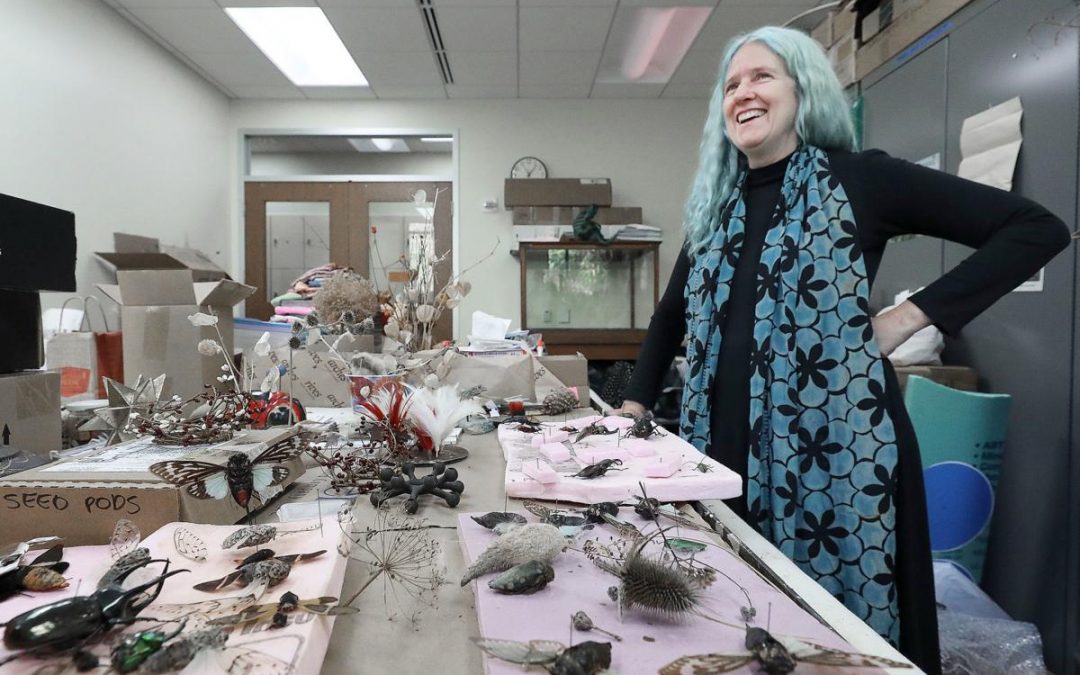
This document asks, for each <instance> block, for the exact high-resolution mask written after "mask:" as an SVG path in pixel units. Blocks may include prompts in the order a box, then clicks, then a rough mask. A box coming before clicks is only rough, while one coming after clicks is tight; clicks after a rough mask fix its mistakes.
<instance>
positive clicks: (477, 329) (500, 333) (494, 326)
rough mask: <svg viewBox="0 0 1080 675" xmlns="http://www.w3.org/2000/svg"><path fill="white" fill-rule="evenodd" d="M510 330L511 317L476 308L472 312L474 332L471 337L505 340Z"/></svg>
mask: <svg viewBox="0 0 1080 675" xmlns="http://www.w3.org/2000/svg"><path fill="white" fill-rule="evenodd" d="M508 330H510V319H503V318H501V317H498V316H492V315H491V314H488V313H487V312H481V311H480V310H476V311H475V312H473V314H472V332H471V333H470V335H469V337H470V338H479V339H481V340H503V339H504V338H505V337H506V331H508Z"/></svg>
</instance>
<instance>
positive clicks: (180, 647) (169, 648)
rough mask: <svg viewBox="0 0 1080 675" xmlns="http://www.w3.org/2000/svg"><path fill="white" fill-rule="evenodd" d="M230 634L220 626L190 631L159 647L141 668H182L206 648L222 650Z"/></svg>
mask: <svg viewBox="0 0 1080 675" xmlns="http://www.w3.org/2000/svg"><path fill="white" fill-rule="evenodd" d="M228 638H229V636H228V635H226V634H225V632H224V631H222V630H221V629H220V628H214V629H210V630H200V631H196V632H194V633H189V634H188V635H185V636H183V637H182V638H180V639H179V640H175V641H173V642H171V643H170V644H168V645H165V647H164V648H162V649H159V650H158V651H156V652H154V653H153V654H151V655H150V656H148V657H147V658H146V660H145V661H143V664H142V667H141V668H140V670H142V671H143V672H146V673H169V672H172V671H174V670H180V669H182V668H184V667H185V666H187V665H188V664H189V663H191V662H192V661H193V660H195V657H196V656H198V655H199V654H200V653H202V652H203V651H206V650H215V651H216V650H221V649H224V648H225V642H226V640H228Z"/></svg>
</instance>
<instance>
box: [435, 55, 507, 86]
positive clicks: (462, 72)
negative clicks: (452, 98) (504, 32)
mask: <svg viewBox="0 0 1080 675" xmlns="http://www.w3.org/2000/svg"><path fill="white" fill-rule="evenodd" d="M446 58H447V61H449V62H450V70H451V72H453V74H454V84H467V85H482V84H490V85H504V84H510V85H515V86H516V85H517V75H518V59H517V52H448V53H447V55H446Z"/></svg>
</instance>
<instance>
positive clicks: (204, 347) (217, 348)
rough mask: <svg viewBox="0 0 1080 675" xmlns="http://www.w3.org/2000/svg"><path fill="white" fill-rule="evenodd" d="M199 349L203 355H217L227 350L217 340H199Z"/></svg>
mask: <svg viewBox="0 0 1080 675" xmlns="http://www.w3.org/2000/svg"><path fill="white" fill-rule="evenodd" d="M198 350H199V353H200V354H202V355H203V356H217V355H218V354H220V353H222V352H223V351H225V350H223V349H222V348H221V345H219V344H218V343H217V342H216V341H215V340H199V346H198Z"/></svg>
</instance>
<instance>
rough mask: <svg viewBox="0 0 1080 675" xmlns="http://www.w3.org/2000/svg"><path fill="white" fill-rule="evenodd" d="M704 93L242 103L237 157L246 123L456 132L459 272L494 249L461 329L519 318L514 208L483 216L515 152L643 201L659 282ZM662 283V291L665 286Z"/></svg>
mask: <svg viewBox="0 0 1080 675" xmlns="http://www.w3.org/2000/svg"><path fill="white" fill-rule="evenodd" d="M706 104H707V102H706V101H704V100H671V101H668V100H483V101H460V100H450V101H393V102H390V101H349V102H324V101H300V102H294V101H235V102H234V103H233V106H232V122H231V131H230V138H232V139H234V141H233V153H234V156H235V157H236V158H238V157H239V152H240V142H239V135H240V132H241V131H243V130H246V129H258V130H268V129H312V130H314V129H388V128H403V129H425V130H432V131H435V130H439V131H457V132H458V140H459V155H458V156H459V160H460V163H459V166H458V167H457V168H458V176H457V181H458V182H457V187H458V192H457V195H456V198H457V207H458V208H457V215H458V219H459V237H460V238H459V241H458V263H459V269H461V268H465V267H468V266H470V265H472V264H473V263H475V262H476V261H477V260H478V259H480V258H482V257H483V256H484V255H486V254H487V252H488V251H490V250H491V249H492V247H493V246H495V242H496V240H497V239H498V240H501V243H500V244H499V246H498V250H497V251H496V253H495V255H494V256H492V257H491V258H490V259H489V260H486V261H485V262H483V263H482V264H481V265H480V266H478V267H476V268H475V269H473V270H472V271H471V272H469V274H468V277H467V278H468V279H469V280H470V281H472V284H473V292H472V294H471V295H470V296H469V298H467V299H466V302H464V303H462V305H461V314H460V316H461V321H460V324H459V330H458V337H464V336H465V334H466V333H467V332H468V328H469V317H470V316H471V314H472V311H473V310H475V309H483V310H485V311H487V312H491V313H494V314H497V315H501V316H505V317H507V318H511V319H512V320H513V324H514V326H515V327H516V326H518V325H519V324H520V318H521V317H520V307H519V305H520V298H519V282H518V279H519V271H518V262H517V260H516V259H515V258H512V257H511V256H510V255H509V254H508V251H509V249H510V241H511V234H510V233H511V218H510V212H509V211H505V210H500V211H499V212H498V213H484V212H482V211H481V208H480V205H481V202H483V201H484V200H487V199H493V198H495V199H498V201H499V203H500V204H502V197H503V179H505V178H506V177H507V176H508V175H509V173H510V167H511V165H512V164H513V163H514V161H515V160H516V159H518V158H519V157H522V156H524V155H534V156H536V157H539V158H540V159H541V160H543V161H544V163H545V164H546V165H547V167H548V174H549V175H550V176H552V177H579V176H605V177H609V178H611V180H612V187H613V198H614V204H615V205H616V206H641V207H642V209H643V216H644V220H645V223H646V224H650V225H657V226H660V227H663V228H664V229H665V241H664V244H663V246H662V247H661V256H660V259H661V260H660V263H661V272H660V273H661V284H662V286H663V284H666V280H667V275H668V274H669V272H670V270H671V267H672V265H673V264H674V260H675V256H676V254H677V253H678V247H679V244H680V242H681V235H680V232H679V227H680V226H679V223H680V219H681V213H682V204H683V200H684V199H685V197H686V193H687V190H688V188H689V184H690V180H691V178H692V176H693V171H694V168H695V165H696V158H697V146H698V142H699V140H700V136H701V127H702V124H703V122H704V118H705V111H706ZM231 166H233V167H234V176H233V177H234V181H233V187H232V190H233V194H232V199H233V200H234V201H233V210H232V228H233V230H232V231H233V233H234V237H235V238H236V239H235V240H234V242H235V243H234V250H235V251H236V253H235V259H234V261H233V264H234V266H235V267H234V269H235V271H237V272H239V271H240V270H242V268H243V261H242V260H241V256H242V247H239V246H237V244H238V243H239V242H240V238H241V236H242V234H241V232H242V223H241V220H240V206H239V201H240V183H239V181H240V176H239V161H238V159H237V160H236V161H233V162H232V163H231ZM661 290H662V288H661Z"/></svg>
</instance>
